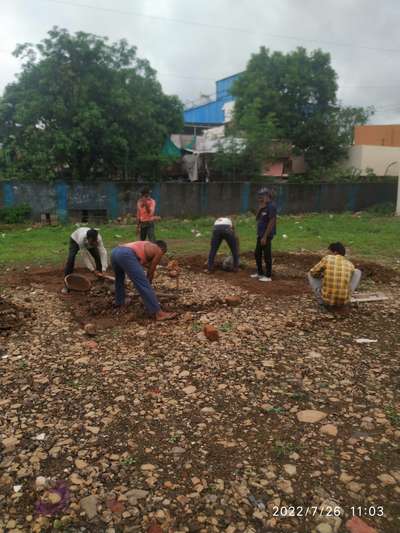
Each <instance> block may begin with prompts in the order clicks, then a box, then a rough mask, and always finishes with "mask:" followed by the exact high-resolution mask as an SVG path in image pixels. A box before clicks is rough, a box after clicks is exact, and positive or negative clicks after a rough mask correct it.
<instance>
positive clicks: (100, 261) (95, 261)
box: [64, 228, 107, 276]
mask: <svg viewBox="0 0 400 533" xmlns="http://www.w3.org/2000/svg"><path fill="white" fill-rule="evenodd" d="M79 251H81V252H82V256H83V262H84V263H85V266H86V267H87V268H88V269H89V270H90V271H91V272H94V271H96V272H99V273H101V272H105V271H106V270H107V251H106V249H105V248H104V244H103V239H102V238H101V235H100V233H99V232H98V231H97V229H93V228H78V229H77V230H75V231H74V232H73V233H72V235H71V238H70V240H69V252H68V259H67V263H66V265H65V270H64V276H68V274H72V272H73V271H74V266H75V257H76V254H77V253H78V252H79Z"/></svg>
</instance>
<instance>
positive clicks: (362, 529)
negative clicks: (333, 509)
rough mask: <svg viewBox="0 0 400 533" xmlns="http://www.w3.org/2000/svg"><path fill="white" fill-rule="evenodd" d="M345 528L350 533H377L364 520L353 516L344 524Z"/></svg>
mask: <svg viewBox="0 0 400 533" xmlns="http://www.w3.org/2000/svg"><path fill="white" fill-rule="evenodd" d="M346 528H347V529H348V530H349V531H350V533H378V531H377V530H376V529H375V528H373V527H370V526H369V525H368V524H367V523H366V522H364V520H361V518H358V516H353V518H350V520H347V522H346Z"/></svg>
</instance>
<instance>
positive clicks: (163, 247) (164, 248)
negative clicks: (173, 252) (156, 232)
mask: <svg viewBox="0 0 400 533" xmlns="http://www.w3.org/2000/svg"><path fill="white" fill-rule="evenodd" d="M156 245H157V246H158V247H159V248H160V250H161V251H162V253H163V255H164V254H165V253H166V251H167V243H166V242H165V241H156Z"/></svg>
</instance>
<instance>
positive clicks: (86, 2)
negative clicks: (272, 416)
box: [0, 0, 400, 124]
mask: <svg viewBox="0 0 400 533" xmlns="http://www.w3.org/2000/svg"><path fill="white" fill-rule="evenodd" d="M0 4H1V12H0V22H1V25H0V27H1V32H0V57H1V62H0V92H2V91H3V89H4V87H5V85H6V84H7V83H9V82H11V81H12V80H13V79H14V75H15V73H17V72H18V70H19V68H20V65H19V62H18V61H17V60H16V59H15V58H14V57H13V56H12V55H11V53H10V52H11V51H12V50H13V49H14V47H15V45H16V44H17V43H23V42H26V41H28V42H33V43H37V42H39V41H40V40H41V39H43V38H44V37H45V35H46V32H47V31H48V30H49V29H50V28H52V27H53V26H55V25H57V26H59V27H62V28H66V29H68V30H69V31H71V32H75V31H79V30H82V31H86V32H90V33H95V34H97V35H102V36H107V37H109V39H110V40H112V41H113V40H118V39H120V38H126V39H127V40H128V41H129V43H130V44H133V45H136V46H137V48H138V56H139V57H143V58H147V59H148V60H149V61H150V63H151V65H152V67H153V68H155V69H156V70H157V71H158V77H159V80H160V81H161V83H162V86H163V88H164V91H165V92H166V93H168V94H177V95H178V96H180V97H181V98H182V100H183V101H184V102H187V101H189V100H192V101H196V100H198V98H199V96H200V94H212V93H214V92H215V85H214V81H215V80H217V79H220V78H224V77H226V76H229V75H231V74H234V73H236V72H240V71H242V70H243V69H244V68H245V67H246V63H247V61H248V59H249V57H250V55H251V54H252V53H253V52H256V51H257V50H258V49H259V47H260V46H261V45H265V46H266V47H268V48H270V49H271V50H281V51H289V50H292V49H293V48H295V47H296V46H300V45H301V46H304V47H306V48H307V49H309V50H312V49H314V48H322V49H323V50H324V51H329V52H330V53H331V57H332V64H333V67H334V68H335V70H336V72H337V73H338V75H339V93H338V96H339V99H340V100H341V101H342V103H343V104H348V105H363V106H367V105H374V106H375V107H376V109H377V113H376V116H375V117H374V119H373V122H375V123H380V124H384V123H394V122H396V123H399V122H400V98H399V96H398V95H399V89H400V69H399V64H400V61H399V60H400V31H399V27H400V24H399V22H400V2H399V1H398V0H381V1H380V2H377V1H376V0H301V1H300V0H201V1H200V0H198V1H193V0H152V1H150V0H65V1H64V0H1V2H0Z"/></svg>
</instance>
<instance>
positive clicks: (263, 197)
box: [257, 187, 273, 205]
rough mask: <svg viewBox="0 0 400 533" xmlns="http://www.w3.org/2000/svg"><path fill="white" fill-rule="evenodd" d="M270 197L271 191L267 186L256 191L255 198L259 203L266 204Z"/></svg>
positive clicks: (271, 196) (271, 195)
mask: <svg viewBox="0 0 400 533" xmlns="http://www.w3.org/2000/svg"><path fill="white" fill-rule="evenodd" d="M272 198H273V192H272V191H271V189H267V187H263V188H262V189H260V190H259V191H258V193H257V199H258V203H259V204H260V205H266V204H267V203H268V202H270V201H271V200H272Z"/></svg>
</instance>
